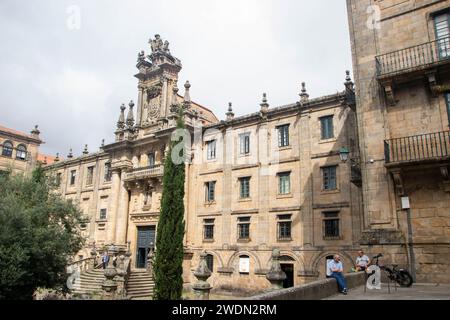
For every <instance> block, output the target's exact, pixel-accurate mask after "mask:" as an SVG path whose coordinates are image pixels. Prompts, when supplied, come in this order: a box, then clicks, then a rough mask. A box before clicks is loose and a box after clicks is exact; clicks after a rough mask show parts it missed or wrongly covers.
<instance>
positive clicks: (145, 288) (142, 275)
mask: <svg viewBox="0 0 450 320" xmlns="http://www.w3.org/2000/svg"><path fill="white" fill-rule="evenodd" d="M154 287H155V284H154V282H153V277H152V275H151V274H149V273H147V272H142V271H141V272H139V271H134V272H131V275H130V278H129V279H128V286H127V294H128V296H129V297H130V298H131V299H136V298H149V299H151V298H152V297H153V289H154Z"/></svg>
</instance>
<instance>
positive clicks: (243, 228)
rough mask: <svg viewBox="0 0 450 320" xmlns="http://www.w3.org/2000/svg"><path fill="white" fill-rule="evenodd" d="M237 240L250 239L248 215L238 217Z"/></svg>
mask: <svg viewBox="0 0 450 320" xmlns="http://www.w3.org/2000/svg"><path fill="white" fill-rule="evenodd" d="M238 240H250V217H240V218H238Z"/></svg>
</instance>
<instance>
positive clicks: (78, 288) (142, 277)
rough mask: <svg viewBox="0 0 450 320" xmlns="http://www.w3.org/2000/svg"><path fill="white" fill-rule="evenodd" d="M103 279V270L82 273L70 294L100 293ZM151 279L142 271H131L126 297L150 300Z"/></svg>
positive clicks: (151, 294)
mask: <svg viewBox="0 0 450 320" xmlns="http://www.w3.org/2000/svg"><path fill="white" fill-rule="evenodd" d="M104 279H105V277H104V270H103V269H93V270H88V271H85V272H82V273H81V274H80V277H79V278H78V279H76V280H75V283H74V285H73V289H72V292H73V293H76V294H80V295H81V294H94V293H98V294H101V293H102V283H103V280H104ZM153 288H154V282H153V277H152V276H151V275H150V274H149V273H147V272H142V271H133V272H131V274H130V277H129V279H128V285H127V295H128V296H129V297H130V298H131V299H139V298H141V299H144V298H149V299H151V298H152V296H153Z"/></svg>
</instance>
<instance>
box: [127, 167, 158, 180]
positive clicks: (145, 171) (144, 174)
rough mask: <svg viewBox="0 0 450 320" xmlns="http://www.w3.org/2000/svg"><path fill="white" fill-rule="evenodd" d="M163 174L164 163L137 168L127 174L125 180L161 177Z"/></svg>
mask: <svg viewBox="0 0 450 320" xmlns="http://www.w3.org/2000/svg"><path fill="white" fill-rule="evenodd" d="M163 174H164V166H162V165H157V166H152V167H145V168H136V169H133V170H131V171H130V172H127V173H126V174H125V181H130V180H141V179H147V178H153V177H161V176H162V175H163Z"/></svg>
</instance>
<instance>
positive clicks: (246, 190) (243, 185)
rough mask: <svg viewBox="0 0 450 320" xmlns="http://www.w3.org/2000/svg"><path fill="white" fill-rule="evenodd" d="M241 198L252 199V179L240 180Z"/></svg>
mask: <svg viewBox="0 0 450 320" xmlns="http://www.w3.org/2000/svg"><path fill="white" fill-rule="evenodd" d="M239 186H240V190H239V197H240V198H241V199H248V198H250V177H245V178H239Z"/></svg>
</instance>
